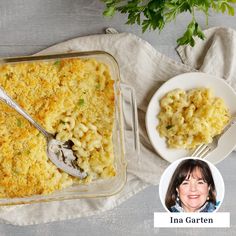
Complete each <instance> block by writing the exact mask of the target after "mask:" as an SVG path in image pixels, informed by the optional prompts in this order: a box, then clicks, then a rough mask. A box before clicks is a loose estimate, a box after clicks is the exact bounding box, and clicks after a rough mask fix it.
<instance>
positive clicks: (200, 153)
mask: <svg viewBox="0 0 236 236" xmlns="http://www.w3.org/2000/svg"><path fill="white" fill-rule="evenodd" d="M235 123H236V117H235V116H234V117H232V119H231V120H230V122H229V123H228V124H227V125H226V126H225V128H224V130H223V131H222V132H221V133H220V134H218V135H216V136H215V137H214V138H213V140H212V142H211V143H208V144H201V145H199V146H198V147H197V148H196V149H195V150H194V151H193V153H192V154H191V156H192V157H193V156H194V157H200V158H204V157H206V156H207V154H209V153H210V152H211V151H213V150H214V149H215V148H216V147H217V145H218V142H219V140H220V138H221V137H222V135H223V134H224V133H225V132H226V131H227V130H228V129H229V128H230V127H231V126H232V125H233V124H235Z"/></svg>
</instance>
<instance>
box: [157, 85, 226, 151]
mask: <svg viewBox="0 0 236 236" xmlns="http://www.w3.org/2000/svg"><path fill="white" fill-rule="evenodd" d="M160 107H161V110H160V113H159V114H158V119H159V124H158V127H157V130H158V132H159V134H160V136H161V137H165V138H166V139H167V145H168V147H169V148H185V149H194V148H196V147H197V146H198V145H199V144H202V143H210V142H212V138H213V137H214V136H215V135H217V134H220V133H221V132H222V130H223V129H224V127H225V126H226V124H227V123H228V122H229V120H230V113H229V110H228V108H227V107H226V104H225V103H224V101H223V99H221V98H218V97H214V96H213V93H212V91H211V90H210V89H208V88H197V89H192V90H190V91H187V92H185V91H184V90H182V89H175V90H173V91H170V92H168V93H167V94H166V95H165V96H164V97H163V98H162V99H161V100H160Z"/></svg>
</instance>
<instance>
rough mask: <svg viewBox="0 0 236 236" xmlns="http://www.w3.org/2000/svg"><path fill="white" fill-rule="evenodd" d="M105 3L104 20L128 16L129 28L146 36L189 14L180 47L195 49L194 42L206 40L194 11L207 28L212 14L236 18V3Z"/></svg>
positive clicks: (153, 0) (203, 0) (209, 0)
mask: <svg viewBox="0 0 236 236" xmlns="http://www.w3.org/2000/svg"><path fill="white" fill-rule="evenodd" d="M102 1H103V2H104V3H105V10H104V12H103V15H104V16H114V15H115V13H116V12H119V13H121V14H126V15H127V18H128V19H127V22H126V24H130V25H133V24H138V25H140V26H141V27H142V32H143V33H144V32H145V31H146V30H147V29H149V30H159V31H161V30H162V29H163V28H164V27H165V25H166V24H167V23H169V22H171V21H174V20H175V19H176V17H177V16H178V15H179V14H182V13H183V12H187V13H189V14H190V15H191V16H192V20H191V22H190V23H188V25H187V29H186V31H185V32H184V34H183V35H182V36H181V37H180V38H179V39H178V40H177V43H178V44H179V45H185V44H190V45H191V46H194V45H195V39H196V38H200V39H204V38H205V36H204V34H203V32H202V30H201V27H200V25H199V24H198V22H197V19H196V17H195V11H199V12H203V13H204V14H205V16H206V23H207V24H208V16H209V12H210V11H211V9H212V10H214V11H216V12H222V13H226V12H227V13H228V15H230V16H233V15H234V7H235V5H234V4H235V3H236V0H189V1H186V0H129V1H123V0H102Z"/></svg>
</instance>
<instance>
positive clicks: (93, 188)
mask: <svg viewBox="0 0 236 236" xmlns="http://www.w3.org/2000/svg"><path fill="white" fill-rule="evenodd" d="M64 58H83V59H86V58H94V59H96V60H97V61H99V62H102V63H105V64H106V65H108V67H109V69H110V73H111V77H112V79H113V80H114V92H115V121H114V127H113V147H114V156H115V158H114V166H115V168H116V176H114V177H112V178H111V179H101V180H95V181H93V182H92V183H90V184H74V185H72V186H70V187H67V188H65V189H62V190H59V191H55V192H54V193H52V194H49V195H33V196H30V197H22V198H0V205H2V206H3V205H17V204H29V203H34V202H48V201H61V200H67V199H78V198H95V197H105V196H111V195H115V194H117V193H119V192H120V191H121V190H122V188H123V187H124V185H125V183H126V167H127V161H126V159H125V155H126V154H127V152H136V154H137V156H138V154H139V135H138V119H137V106H136V99H135V92H134V89H133V88H132V87H130V86H128V85H126V84H123V83H121V80H120V73H119V66H118V63H117V61H116V60H115V58H114V57H113V56H112V55H110V54H109V53H107V52H105V51H89V52H71V53H63V54H49V55H39V56H26V57H14V58H3V59H0V64H1V65H3V64H6V63H21V62H28V63H30V62H35V61H49V60H55V61H57V60H59V59H64ZM124 104H125V109H124ZM127 104H128V109H127ZM126 111H127V112H129V115H128V116H127V117H130V119H129V120H130V122H127V117H126V115H125V113H126ZM127 124H128V125H127ZM126 131H128V132H129V133H132V138H133V144H134V145H133V148H131V149H130V147H129V151H127V152H126V151H125V133H126ZM127 150H128V149H127Z"/></svg>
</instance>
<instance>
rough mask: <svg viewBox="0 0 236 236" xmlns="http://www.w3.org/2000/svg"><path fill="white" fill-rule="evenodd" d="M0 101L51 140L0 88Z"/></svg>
mask: <svg viewBox="0 0 236 236" xmlns="http://www.w3.org/2000/svg"><path fill="white" fill-rule="evenodd" d="M0 100H1V101H3V102H5V103H6V104H7V105H8V106H10V107H12V108H13V109H14V110H16V111H17V112H18V113H19V114H21V115H22V116H23V117H24V118H25V119H27V120H28V121H29V122H30V123H31V124H32V125H33V126H34V127H35V128H37V129H38V130H39V131H40V132H41V133H42V134H43V135H44V136H45V137H46V138H48V139H49V138H51V137H52V135H51V134H50V133H48V132H47V131H46V130H45V129H44V128H42V127H41V126H40V125H39V124H38V123H37V122H35V120H34V119H33V118H32V117H31V116H30V115H29V114H28V113H26V112H25V111H24V110H23V109H22V108H21V107H20V106H19V105H18V104H17V103H16V102H15V101H13V100H12V98H11V97H10V96H9V95H8V94H7V93H6V92H5V91H4V90H3V89H2V88H1V86H0Z"/></svg>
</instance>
